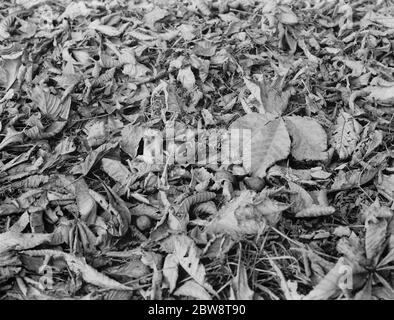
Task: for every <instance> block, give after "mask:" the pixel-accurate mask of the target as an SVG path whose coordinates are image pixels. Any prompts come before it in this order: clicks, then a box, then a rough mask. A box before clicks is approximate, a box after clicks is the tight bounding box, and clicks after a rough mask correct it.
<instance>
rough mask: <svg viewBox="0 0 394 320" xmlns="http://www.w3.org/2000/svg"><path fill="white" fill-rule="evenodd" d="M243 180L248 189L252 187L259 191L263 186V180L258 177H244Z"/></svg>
mask: <svg viewBox="0 0 394 320" xmlns="http://www.w3.org/2000/svg"><path fill="white" fill-rule="evenodd" d="M244 182H245V184H246V186H247V187H248V188H249V189H252V190H254V191H256V192H260V191H261V190H263V188H264V186H265V182H264V180H263V179H260V178H258V177H246V178H245V179H244Z"/></svg>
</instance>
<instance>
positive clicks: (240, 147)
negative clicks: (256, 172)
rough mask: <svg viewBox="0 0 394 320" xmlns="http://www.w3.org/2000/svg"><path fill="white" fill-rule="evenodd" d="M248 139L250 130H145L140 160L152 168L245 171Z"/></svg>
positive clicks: (250, 152)
mask: <svg viewBox="0 0 394 320" xmlns="http://www.w3.org/2000/svg"><path fill="white" fill-rule="evenodd" d="M251 139H252V131H251V130H250V129H230V130H224V129H211V130H193V129H184V130H177V131H176V130H173V129H165V130H164V131H159V130H153V129H147V130H145V132H144V136H143V143H144V147H143V153H142V155H141V157H142V158H144V160H145V161H147V162H150V163H155V164H166V163H169V164H174V163H177V164H197V165H208V164H223V165H229V164H240V165H243V167H244V168H245V169H247V170H249V169H250V168H251V165H252V163H251V161H252V160H251V159H252V156H251V155H252V148H251Z"/></svg>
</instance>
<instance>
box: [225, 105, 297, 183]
mask: <svg viewBox="0 0 394 320" xmlns="http://www.w3.org/2000/svg"><path fill="white" fill-rule="evenodd" d="M230 129H249V130H250V132H251V134H250V135H245V134H241V136H242V137H248V136H249V137H250V138H249V139H250V140H249V141H248V139H245V141H242V140H241V143H242V145H243V146H244V145H246V144H249V143H250V152H249V154H243V163H244V166H245V163H248V161H250V162H249V163H250V171H251V172H252V174H253V175H254V176H258V177H260V178H263V177H265V175H266V171H267V169H268V168H269V167H270V166H271V165H273V164H274V163H275V162H277V161H279V160H282V159H285V158H287V156H288V155H289V153H290V137H289V134H288V132H287V129H286V126H285V123H284V121H283V120H282V118H275V116H273V115H271V114H258V113H252V114H247V115H245V116H243V117H241V118H239V119H237V120H236V121H235V122H233V123H232V124H231V126H230ZM246 149H248V148H246Z"/></svg>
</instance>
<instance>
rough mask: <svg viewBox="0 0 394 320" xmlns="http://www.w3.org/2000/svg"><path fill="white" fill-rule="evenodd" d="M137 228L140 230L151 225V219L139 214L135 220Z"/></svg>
mask: <svg viewBox="0 0 394 320" xmlns="http://www.w3.org/2000/svg"><path fill="white" fill-rule="evenodd" d="M136 225H137V228H138V229H140V230H141V231H144V230H147V229H149V228H150V227H151V225H152V224H151V221H150V219H149V217H147V216H139V217H138V218H137V221H136Z"/></svg>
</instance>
